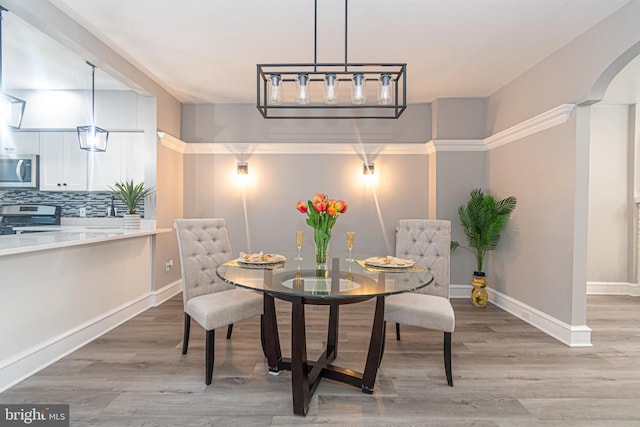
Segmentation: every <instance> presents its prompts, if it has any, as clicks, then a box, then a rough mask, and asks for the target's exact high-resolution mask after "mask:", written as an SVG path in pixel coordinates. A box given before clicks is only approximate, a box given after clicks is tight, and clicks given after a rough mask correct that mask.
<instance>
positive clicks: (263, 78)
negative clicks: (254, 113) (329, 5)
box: [256, 0, 407, 119]
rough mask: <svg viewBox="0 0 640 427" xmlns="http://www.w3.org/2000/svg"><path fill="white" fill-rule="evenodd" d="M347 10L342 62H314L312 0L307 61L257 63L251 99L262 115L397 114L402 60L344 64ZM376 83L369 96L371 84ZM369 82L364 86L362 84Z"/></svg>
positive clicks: (402, 91) (403, 104)
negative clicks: (310, 60)
mask: <svg viewBox="0 0 640 427" xmlns="http://www.w3.org/2000/svg"><path fill="white" fill-rule="evenodd" d="M347 10H348V0H345V12H344V27H345V28H344V63H318V62H317V60H316V59H317V27H318V17H317V15H318V0H314V19H315V21H314V48H313V49H314V52H313V63H307V64H305V63H297V64H257V104H256V107H257V108H258V111H260V114H262V117H264V118H265V119H397V118H399V117H400V115H401V114H402V113H403V112H404V110H405V109H406V108H407V101H406V99H407V87H406V86H407V85H406V83H407V72H406V71H407V64H399V63H394V64H392V63H349V62H348V60H347V23H348V21H347ZM372 82H375V83H374V85H373V86H374V87H376V88H377V90H376V92H377V93H376V94H375V95H374V93H373V90H372V88H371V86H372V85H371V83H372ZM368 86H369V90H368V89H367V87H368Z"/></svg>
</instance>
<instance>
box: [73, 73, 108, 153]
mask: <svg viewBox="0 0 640 427" xmlns="http://www.w3.org/2000/svg"><path fill="white" fill-rule="evenodd" d="M87 64H89V66H90V67H91V124H90V125H87V126H78V142H79V143H80V149H82V150H86V151H97V152H104V151H107V141H108V140H109V131H107V130H104V129H102V128H99V127H98V126H96V66H95V65H93V64H92V63H91V62H89V61H87Z"/></svg>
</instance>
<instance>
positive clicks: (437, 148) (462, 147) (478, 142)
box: [427, 139, 487, 154]
mask: <svg viewBox="0 0 640 427" xmlns="http://www.w3.org/2000/svg"><path fill="white" fill-rule="evenodd" d="M442 151H465V152H468V151H487V146H486V145H485V143H484V140H482V139H432V140H431V141H429V142H427V154H433V153H437V152H442Z"/></svg>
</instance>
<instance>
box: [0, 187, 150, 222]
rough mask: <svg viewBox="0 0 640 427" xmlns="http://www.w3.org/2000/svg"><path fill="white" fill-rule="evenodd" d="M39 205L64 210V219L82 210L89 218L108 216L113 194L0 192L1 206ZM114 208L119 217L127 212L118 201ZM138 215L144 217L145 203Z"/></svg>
mask: <svg viewBox="0 0 640 427" xmlns="http://www.w3.org/2000/svg"><path fill="white" fill-rule="evenodd" d="M17 204H38V205H53V206H60V207H61V208H62V216H63V217H77V216H80V214H79V212H80V208H85V209H86V211H87V214H86V216H87V218H103V217H105V216H107V208H108V207H111V194H110V193H108V192H70V191H69V192H59V193H57V192H52V191H38V190H0V205H17ZM114 206H115V208H116V211H117V216H122V214H124V213H126V212H127V208H126V206H125V205H124V204H123V203H121V202H119V201H118V200H116V201H115V202H114ZM136 213H139V214H140V215H141V216H142V217H144V203H141V204H140V205H138V208H137V209H136Z"/></svg>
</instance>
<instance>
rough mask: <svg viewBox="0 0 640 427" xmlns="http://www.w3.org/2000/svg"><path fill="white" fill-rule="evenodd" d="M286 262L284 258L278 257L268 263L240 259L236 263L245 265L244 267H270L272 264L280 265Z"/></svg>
mask: <svg viewBox="0 0 640 427" xmlns="http://www.w3.org/2000/svg"><path fill="white" fill-rule="evenodd" d="M286 260H287V258H286V257H284V256H282V255H280V256H278V257H277V258H275V259H272V260H269V261H249V260H247V259H244V258H242V257H239V258H238V263H239V264H246V265H272V264H280V263H282V262H285V261H286Z"/></svg>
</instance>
